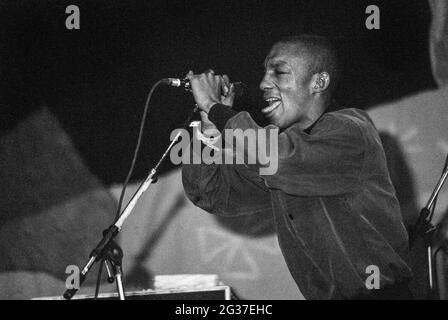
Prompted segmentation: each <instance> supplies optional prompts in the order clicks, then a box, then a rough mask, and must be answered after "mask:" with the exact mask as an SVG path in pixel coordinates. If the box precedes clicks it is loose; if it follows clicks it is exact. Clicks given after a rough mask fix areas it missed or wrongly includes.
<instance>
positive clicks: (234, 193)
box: [182, 164, 271, 216]
mask: <svg viewBox="0 0 448 320" xmlns="http://www.w3.org/2000/svg"><path fill="white" fill-rule="evenodd" d="M182 183H183V186H184V190H185V193H186V195H187V197H188V198H189V199H190V200H191V201H192V202H193V203H194V204H195V205H196V206H198V207H200V208H202V209H204V210H205V211H207V212H210V213H212V214H217V215H224V216H235V215H245V214H255V213H267V212H270V211H271V200H270V194H269V190H268V188H267V187H266V185H265V184H264V183H263V180H262V179H261V178H260V177H259V176H258V175H257V174H255V173H254V171H251V170H248V169H247V167H245V166H244V165H226V164H219V165H218V164H184V165H182Z"/></svg>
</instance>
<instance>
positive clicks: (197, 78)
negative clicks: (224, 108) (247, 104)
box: [186, 70, 235, 120]
mask: <svg viewBox="0 0 448 320" xmlns="http://www.w3.org/2000/svg"><path fill="white" fill-rule="evenodd" d="M186 78H187V79H188V80H190V85H191V90H192V92H193V96H194V99H195V101H196V104H197V105H198V107H199V109H201V111H203V112H205V113H208V112H209V111H210V108H211V107H212V106H213V105H214V104H215V103H221V104H225V105H228V106H230V107H231V106H232V105H233V101H234V99H235V89H234V86H233V84H232V85H231V84H230V83H229V77H228V76H226V75H223V76H220V75H215V73H214V72H213V70H208V71H207V72H205V73H202V74H199V75H195V74H193V71H190V72H188V74H187V76H186ZM203 120H204V119H203ZM207 120H208V118H207Z"/></svg>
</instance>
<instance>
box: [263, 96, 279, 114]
mask: <svg viewBox="0 0 448 320" xmlns="http://www.w3.org/2000/svg"><path fill="white" fill-rule="evenodd" d="M266 101H269V100H266ZM273 101H275V102H274V103H271V104H270V105H269V106H268V107H266V108H263V109H261V112H263V113H269V112H271V111H273V110H274V109H276V108H277V107H278V106H279V105H280V103H281V101H279V100H277V99H274V100H273ZM269 102H271V101H269Z"/></svg>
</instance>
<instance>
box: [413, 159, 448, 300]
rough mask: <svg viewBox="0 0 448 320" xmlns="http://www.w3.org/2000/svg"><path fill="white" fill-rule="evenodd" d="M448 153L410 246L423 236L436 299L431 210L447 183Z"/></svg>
mask: <svg viewBox="0 0 448 320" xmlns="http://www.w3.org/2000/svg"><path fill="white" fill-rule="evenodd" d="M447 164H448V154H447V158H446V161H445V165H444V168H443V172H442V175H441V176H440V179H439V181H438V182H437V184H436V187H435V188H434V190H433V192H432V194H431V196H430V197H429V199H428V202H427V203H426V206H425V207H423V209H422V210H421V211H420V215H419V218H418V220H417V223H416V224H415V227H414V230H413V232H412V235H411V236H410V240H409V246H410V247H411V248H412V246H413V245H414V242H415V240H416V239H417V238H418V237H420V236H421V237H423V240H424V245H425V247H426V254H427V261H428V282H429V288H428V299H436V298H437V296H438V295H437V294H436V292H435V287H434V283H435V282H434V267H433V254H432V238H433V235H434V232H435V230H436V227H435V226H434V225H433V224H432V223H431V219H432V215H431V210H434V209H435V204H436V201H437V196H438V195H439V193H440V190H441V189H442V187H443V184H444V183H445V181H446V179H447V177H448V168H447Z"/></svg>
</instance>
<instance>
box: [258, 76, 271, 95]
mask: <svg viewBox="0 0 448 320" xmlns="http://www.w3.org/2000/svg"><path fill="white" fill-rule="evenodd" d="M271 88H272V81H271V80H270V79H269V75H268V74H267V73H265V75H264V76H263V79H261V82H260V90H263V91H265V90H268V89H271Z"/></svg>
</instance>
